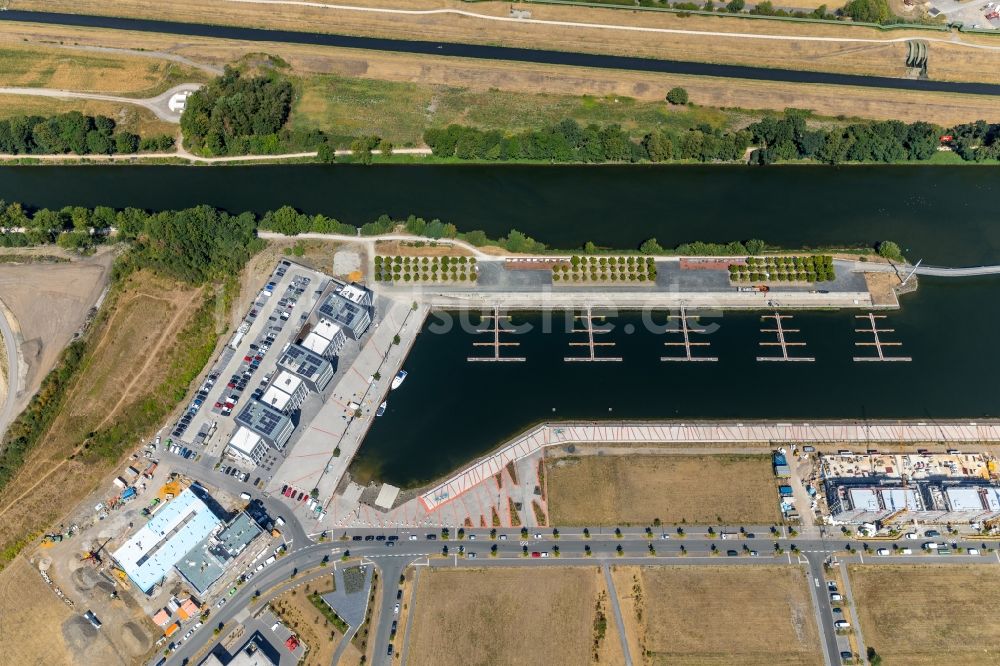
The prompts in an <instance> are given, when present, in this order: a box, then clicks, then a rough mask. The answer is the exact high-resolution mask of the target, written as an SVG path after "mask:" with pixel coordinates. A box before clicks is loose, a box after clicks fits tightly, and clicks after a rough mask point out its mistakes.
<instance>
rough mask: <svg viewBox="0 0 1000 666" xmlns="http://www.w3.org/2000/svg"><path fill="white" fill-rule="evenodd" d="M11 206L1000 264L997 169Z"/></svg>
mask: <svg viewBox="0 0 1000 666" xmlns="http://www.w3.org/2000/svg"><path fill="white" fill-rule="evenodd" d="M0 198H2V199H6V200H7V201H20V202H22V203H24V204H27V205H29V206H34V207H40V206H50V207H53V206H65V205H82V206H94V205H104V206H114V207H119V208H121V207H124V206H136V207H140V208H150V209H166V208H180V207H185V206H193V205H197V204H209V205H212V206H216V207H219V208H225V209H227V210H229V211H231V212H241V211H244V210H252V211H256V212H262V211H265V210H268V209H273V208H277V207H280V206H283V205H286V204H287V205H291V206H295V207H297V208H299V209H301V210H303V211H305V212H308V213H324V214H327V215H332V216H335V217H337V218H338V219H340V220H341V221H343V222H349V223H352V224H361V223H364V222H369V221H371V220H373V219H375V218H376V217H378V216H379V215H381V214H382V213H388V214H390V215H392V216H393V217H398V218H405V217H406V216H407V215H409V214H411V213H412V214H415V215H420V216H422V217H425V218H427V219H431V218H435V217H437V218H440V219H441V220H443V221H445V222H452V223H454V224H455V225H456V226H457V227H458V228H459V229H461V230H470V229H483V230H484V231H486V232H487V233H488V234H489V235H490V236H493V237H497V236H501V235H503V234H506V233H507V232H508V231H509V230H510V229H512V228H514V229H518V230H520V231H523V232H525V233H527V234H529V235H531V236H533V237H535V238H537V239H538V240H540V241H543V242H545V243H548V244H549V245H550V246H554V247H559V248H576V247H582V246H583V244H584V243H585V242H587V241H593V242H595V243H597V244H599V245H605V246H609V247H619V248H635V247H638V246H639V244H640V243H642V241H644V240H645V239H647V238H649V237H651V236H655V237H656V238H657V239H658V240H659V242H660V244H661V245H663V246H664V247H671V246H675V245H678V244H680V243H684V242H688V241H693V240H704V241H719V242H728V241H731V240H742V239H747V238H751V237H753V238H761V239H763V240H765V241H767V242H769V243H772V244H775V245H781V246H785V247H799V246H822V245H844V244H851V245H871V244H873V243H877V242H878V241H881V240H886V239H891V240H895V241H896V242H898V243H899V244H900V245H901V246H902V247H903V248H904V249H906V251H907V256H908V257H910V258H911V259H913V260H914V261H915V260H917V259H920V258H923V259H924V261H925V262H926V263H930V264H937V265H971V264H977V263H984V262H993V263H1000V224H998V223H997V219H998V214H997V210H998V202H1000V178H998V177H997V171H996V169H994V168H991V167H980V166H963V167H913V166H902V167H886V166H877V167H858V166H851V167H837V168H834V167H822V166H795V167H773V168H771V167H768V168H759V167H741V166H698V165H673V166H650V165H645V166H635V167H630V166H611V167H601V166H559V167H545V166H501V165H490V166H466V165H459V166H449V165H441V166H407V165H389V166H370V167H360V166H351V165H330V166H323V165H297V166H288V165H286V166H279V165H274V166H253V167H226V166H218V167H160V166H107V167H102V166H86V167H8V168H0Z"/></svg>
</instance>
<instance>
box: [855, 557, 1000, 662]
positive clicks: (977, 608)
mask: <svg viewBox="0 0 1000 666" xmlns="http://www.w3.org/2000/svg"><path fill="white" fill-rule="evenodd" d="M848 571H849V575H850V577H851V585H852V587H853V590H854V601H855V603H856V604H857V608H858V613H859V614H860V619H861V631H862V633H863V635H864V638H865V643H866V644H867V645H868V646H871V647H873V648H875V650H876V651H877V652H878V653H879V654H880V655H881V656H882V659H883V661H884V663H885V664H887V665H888V664H907V665H908V666H925V665H928V666H929V665H930V664H943V663H952V664H968V665H969V666H979V665H984V666H985V665H987V664H990V665H994V666H995V665H996V664H1000V613H998V612H997V609H996V606H995V604H994V603H993V601H992V600H994V599H996V598H997V597H998V595H1000V578H997V575H996V571H995V566H993V565H977V564H973V565H948V566H931V565H910V566H890V565H885V566H882V565H850V567H849V570H848Z"/></svg>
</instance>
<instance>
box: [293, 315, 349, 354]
mask: <svg viewBox="0 0 1000 666" xmlns="http://www.w3.org/2000/svg"><path fill="white" fill-rule="evenodd" d="M346 342H347V334H346V333H344V327H343V326H341V325H340V324H336V323H334V322H332V321H330V320H329V319H322V318H321V319H320V320H319V321H318V322H317V323H316V326H314V327H313V330H312V331H310V332H309V335H307V336H306V337H305V340H303V341H302V346H303V347H305V348H306V349H308V350H309V351H312V352H315V353H316V354H319V355H320V356H323V357H324V358H333V357H334V356H336V355H337V354H338V353H340V350H341V348H343V346H344V344H345V343H346Z"/></svg>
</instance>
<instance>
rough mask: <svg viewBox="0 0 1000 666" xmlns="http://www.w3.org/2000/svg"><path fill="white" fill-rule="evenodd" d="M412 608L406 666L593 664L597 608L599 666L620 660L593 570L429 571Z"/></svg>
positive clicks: (600, 578)
mask: <svg viewBox="0 0 1000 666" xmlns="http://www.w3.org/2000/svg"><path fill="white" fill-rule="evenodd" d="M415 603H416V608H415V610H414V611H413V627H412V629H411V631H410V643H409V653H408V656H407V662H408V663H411V664H438V665H439V666H445V665H446V664H455V665H456V666H458V665H462V666H464V665H465V664H520V663H534V664H567V665H572V666H579V665H581V664H587V663H595V661H596V660H595V658H594V657H595V650H594V640H595V620H596V619H597V608H598V605H599V604H600V605H601V608H602V609H603V613H605V620H606V623H607V626H606V629H605V632H604V634H603V638H601V640H600V647H599V648H598V649H597V656H598V658H599V663H601V664H622V663H623V662H624V657H623V656H622V651H621V643H620V641H619V640H618V635H617V632H616V631H615V626H614V619H613V618H612V616H611V610H610V608H609V606H608V600H607V589H606V587H605V585H604V577H603V575H602V574H601V571H600V569H598V568H597V567H593V568H583V567H573V568H549V567H546V568H545V569H544V570H542V569H538V568H521V567H518V568H509V569H498V568H492V567H491V568H489V569H471V570H470V569H458V570H447V569H428V570H425V571H422V572H421V573H420V579H419V582H418V583H417V588H416V601H415Z"/></svg>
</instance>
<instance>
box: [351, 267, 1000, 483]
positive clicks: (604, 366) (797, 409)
mask: <svg viewBox="0 0 1000 666" xmlns="http://www.w3.org/2000/svg"><path fill="white" fill-rule="evenodd" d="M998 295H1000V278H990V279H985V278H984V279H975V280H967V281H947V280H945V279H941V278H938V279H930V278H924V279H922V280H921V284H920V290H919V292H918V293H917V294H913V295H910V296H907V297H906V298H905V301H904V307H903V309H902V310H901V311H898V312H890V313H887V318H886V319H884V320H880V327H883V328H893V329H895V332H894V333H891V334H883V335H882V338H883V340H892V341H899V342H902V346H901V347H889V348H886V354H887V355H893V356H911V357H912V358H913V360H912V361H911V362H908V363H907V362H884V363H871V362H861V363H859V362H855V361H853V360H852V359H853V357H854V356H870V355H873V354H874V351H873V350H872V348H870V347H869V348H867V349H865V348H859V347H855V344H854V343H855V342H858V341H871V339H872V336H871V335H870V334H869V335H867V336H864V335H861V334H857V333H855V331H854V329H855V328H864V326H865V322H864V321H861V320H856V319H855V318H854V316H855V314H857V313H856V312H810V313H793V315H794V318H793V319H791V320H784V322H783V323H784V325H785V326H786V327H789V328H797V329H800V330H801V333H793V334H789V335H788V336H787V337H788V339H789V340H795V341H803V342H806V346H805V347H797V348H794V349H791V350H790V353H791V354H792V355H796V356H812V357H815V359H816V360H815V362H811V363H803V362H794V363H785V362H780V363H775V362H769V363H768V362H758V361H757V360H756V357H757V356H760V355H764V356H771V355H774V354H776V353H777V351H778V350H777V348H774V347H772V348H770V349H766V350H765V349H764V348H761V347H760V346H759V345H758V343H759V342H760V341H764V340H774V336H773V334H771V335H768V334H764V333H761V332H760V330H759V329H761V328H764V327H767V328H773V321H769V322H765V323H762V322H761V320H760V315H761V314H763V313H734V312H725V313H723V314H721V315H719V314H718V313H715V314H714V315H712V316H706V317H704V318H703V319H702V322H703V323H704V324H706V325H709V326H711V327H712V328H713V329H714V330H713V332H711V333H708V334H705V335H700V336H693V337H694V339H696V340H699V341H708V342H710V343H711V346H710V347H708V348H704V347H702V348H700V349H697V350H696V351H695V355H712V356H717V357H718V358H719V361H718V362H714V363H712V362H697V363H686V362H661V361H660V357H661V356H667V355H676V354H679V353H681V349H682V348H677V347H674V348H672V349H671V348H668V347H666V346H664V345H663V343H664V342H666V341H668V340H670V341H678V340H679V339H680V336H679V335H677V334H665V333H663V332H662V331H659V330H654V331H650V330H649V329H648V328H647V327H646V326H645V324H644V321H643V317H642V316H641V315H640V314H638V313H622V314H621V315H620V316H617V317H612V318H608V319H607V320H606V321H607V322H608V323H609V324H612V325H613V328H614V330H613V331H612V332H611V333H606V334H601V335H600V336H599V339H600V340H601V341H613V342H615V343H616V345H615V346H614V347H606V348H603V349H599V350H598V355H604V356H620V357H622V359H623V360H622V361H621V362H600V363H578V362H565V361H564V360H563V358H564V357H566V356H579V355H582V354H583V353H584V350H585V348H581V347H573V348H571V347H570V346H569V344H568V343H569V342H570V341H571V340H572V341H582V340H584V336H582V335H579V334H576V335H571V334H567V333H566V330H567V328H566V323H565V321H564V319H563V318H562V316H561V315H558V316H557V319H556V320H555V321H553V325H552V332H551V333H544V332H542V327H543V324H544V322H543V315H541V314H540V313H536V314H527V313H524V314H521V315H517V314H515V317H514V320H515V323H518V324H530V325H531V327H532V329H533V330H532V331H530V332H527V333H522V334H518V335H504V336H503V340H504V341H517V342H520V343H521V345H520V346H519V347H516V348H515V347H507V348H504V349H503V350H502V351H501V354H502V355H506V356H514V355H516V356H523V357H525V358H526V361H525V362H523V363H470V362H468V361H467V360H466V358H467V357H468V356H481V355H485V354H487V353H491V352H492V348H483V347H478V348H473V345H472V343H473V341H476V340H480V341H486V340H487V339H488V336H486V335H482V334H480V335H476V334H474V333H472V332H469V331H468V330H463V327H462V326H459V325H457V324H456V325H454V326H452V327H451V328H450V330H449V331H448V332H443V333H442V332H435V331H437V330H438V329H439V328H441V323H440V322H441V320H442V316H441V315H433V316H432V317H431V318H430V319H429V320H428V322H427V323H426V325H425V327H424V330H423V332H422V333H421V334H420V335H419V336H418V338H417V343H416V345H415V346H414V348H413V350H412V351H411V353H410V356H409V358H408V359H407V362H406V364H405V366H404V367H405V368H406V370H407V371H408V372H409V375H408V376H407V378H406V381H405V383H404V384H403V385H402V386H401V387H400V388H399V389H398V390H396V391H393V392H391V393H390V394H389V396H388V409H387V410H386V413H385V415H384V416H382V417H381V418H378V419H376V421H375V423H374V425H373V426H372V428H371V430H370V431H369V433H368V436H367V438H366V440H365V442H364V445H363V446H362V448H361V450H360V452H359V454H358V456H357V457H356V458H355V463H354V469H353V471H354V473H355V474H356V475H357V476H358V477H359V478H361V479H368V478H379V479H383V480H385V481H388V482H391V483H394V484H399V485H403V486H407V485H419V484H420V483H423V482H427V481H430V480H432V479H434V478H437V477H439V476H441V475H444V474H447V473H448V472H449V471H451V470H453V469H455V468H456V467H458V466H461V465H462V464H465V463H467V462H468V461H469V460H470V459H471V458H474V457H476V456H477V455H480V454H482V453H485V452H487V451H489V450H490V449H492V448H493V447H495V446H497V445H498V444H499V443H501V442H502V441H503V440H504V439H506V438H508V437H510V436H512V435H514V434H516V433H518V432H520V431H522V430H524V429H525V428H527V427H528V426H530V425H532V424H533V423H536V422H539V421H543V420H546V419H553V418H554V419H585V420H592V419H677V420H680V421H682V422H683V421H684V420H687V419H761V418H767V419H777V420H783V419H794V420H798V421H801V420H805V421H808V420H809V419H896V418H899V419H919V420H928V421H930V420H933V419H949V418H972V419H976V418H982V417H997V416H1000V400H998V391H997V377H1000V348H998V345H997V342H998V336H997V333H996V331H997V328H998V326H1000V313H998V308H997V305H996V299H997V297H998ZM446 318H453V313H448V314H447V316H446ZM651 319H652V321H653V322H654V323H656V324H658V325H660V326H662V325H663V324H664V323H665V320H666V313H665V312H657V313H653V316H652V317H651ZM472 320H473V321H476V319H475V317H473V318H472ZM630 330H631V331H632V333H629V331H630ZM707 350H711V351H710V352H709V351H707Z"/></svg>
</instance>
